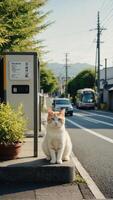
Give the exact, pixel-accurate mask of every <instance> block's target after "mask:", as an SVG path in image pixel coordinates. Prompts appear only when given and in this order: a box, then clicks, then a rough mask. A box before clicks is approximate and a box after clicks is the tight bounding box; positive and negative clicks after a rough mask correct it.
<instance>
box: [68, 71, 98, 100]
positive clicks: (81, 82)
mask: <svg viewBox="0 0 113 200" xmlns="http://www.w3.org/2000/svg"><path fill="white" fill-rule="evenodd" d="M94 83H95V73H94V71H92V70H84V71H82V72H80V73H79V74H78V75H77V76H76V77H75V78H74V79H72V80H70V81H69V83H68V93H70V95H71V96H72V97H74V96H75V95H76V91H77V90H78V89H82V88H94Z"/></svg>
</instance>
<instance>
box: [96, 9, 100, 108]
mask: <svg viewBox="0 0 113 200" xmlns="http://www.w3.org/2000/svg"><path fill="white" fill-rule="evenodd" d="M97 49H98V69H97V71H98V76H97V92H98V107H100V16H99V12H98V20H97Z"/></svg>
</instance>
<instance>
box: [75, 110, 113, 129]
mask: <svg viewBox="0 0 113 200" xmlns="http://www.w3.org/2000/svg"><path fill="white" fill-rule="evenodd" d="M74 115H76V116H79V117H84V120H85V119H86V120H88V121H91V122H94V123H96V122H97V123H101V124H105V125H107V126H112V127H113V124H111V123H109V122H104V121H102V120H98V119H92V118H90V117H86V116H85V115H82V114H79V115H78V113H77V114H76V113H74ZM90 119H92V120H90Z"/></svg>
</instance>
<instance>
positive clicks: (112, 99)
mask: <svg viewBox="0 0 113 200" xmlns="http://www.w3.org/2000/svg"><path fill="white" fill-rule="evenodd" d="M100 90H101V101H102V102H103V103H106V104H107V105H108V109H109V110H112V111H113V67H108V68H107V69H105V68H104V69H102V70H100Z"/></svg>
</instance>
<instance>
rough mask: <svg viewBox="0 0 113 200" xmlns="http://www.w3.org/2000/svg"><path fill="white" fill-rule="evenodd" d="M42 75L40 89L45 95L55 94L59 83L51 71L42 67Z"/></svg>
mask: <svg viewBox="0 0 113 200" xmlns="http://www.w3.org/2000/svg"><path fill="white" fill-rule="evenodd" d="M40 74H41V75H40V87H41V89H43V91H44V93H52V92H55V91H56V90H57V89H58V81H57V79H56V78H55V76H54V74H53V73H52V72H51V70H49V69H47V68H46V67H42V68H41V71H40Z"/></svg>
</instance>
